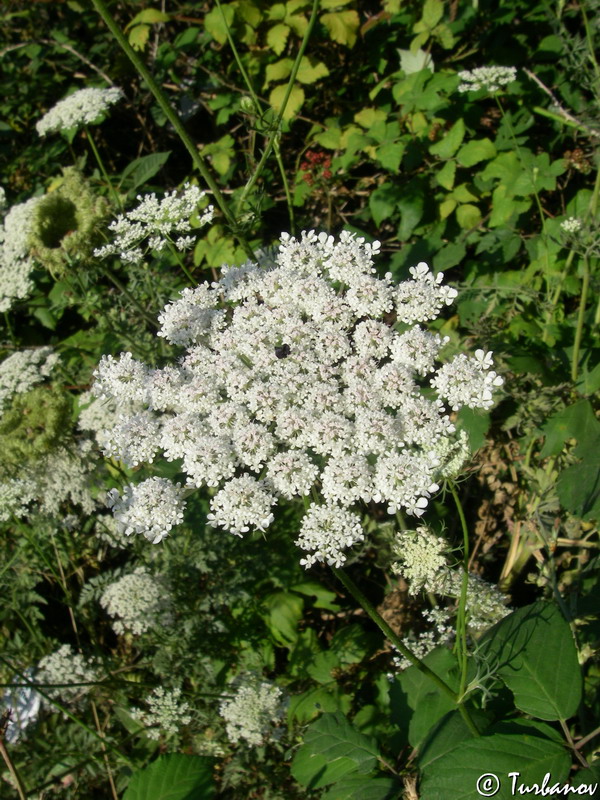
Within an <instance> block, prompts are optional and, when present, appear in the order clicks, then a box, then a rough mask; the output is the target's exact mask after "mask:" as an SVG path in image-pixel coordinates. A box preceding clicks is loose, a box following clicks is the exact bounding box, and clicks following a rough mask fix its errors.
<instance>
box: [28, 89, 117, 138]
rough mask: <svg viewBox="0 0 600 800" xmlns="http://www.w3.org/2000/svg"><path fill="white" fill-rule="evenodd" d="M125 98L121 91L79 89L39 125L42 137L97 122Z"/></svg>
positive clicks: (38, 130) (51, 111)
mask: <svg viewBox="0 0 600 800" xmlns="http://www.w3.org/2000/svg"><path fill="white" fill-rule="evenodd" d="M122 97H123V92H122V91H121V90H120V89H116V88H115V87H112V88H110V89H79V91H77V92H74V93H73V94H70V95H69V96H68V97H65V99H64V100H60V101H59V102H58V103H57V104H56V105H55V106H53V108H51V109H50V111H48V112H47V113H46V114H45V115H44V116H43V117H42V118H41V119H40V120H39V121H38V122H37V123H36V126H35V127H36V128H37V132H38V133H39V135H40V136H45V135H46V134H47V133H54V132H55V131H65V130H68V129H69V128H79V127H81V126H82V125H91V124H92V123H94V122H97V121H98V120H99V118H100V117H102V116H103V115H104V114H105V113H106V112H107V111H108V109H109V108H110V107H111V106H112V105H114V104H115V103H117V102H118V101H119V100H120V99H121V98H122Z"/></svg>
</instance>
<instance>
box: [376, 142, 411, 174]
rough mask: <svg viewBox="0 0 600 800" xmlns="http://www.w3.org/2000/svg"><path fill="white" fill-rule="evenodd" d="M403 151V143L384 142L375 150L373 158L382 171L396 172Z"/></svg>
mask: <svg viewBox="0 0 600 800" xmlns="http://www.w3.org/2000/svg"><path fill="white" fill-rule="evenodd" d="M404 150H405V146H404V142H385V143H384V144H382V145H380V146H379V147H377V148H376V149H375V158H376V160H377V161H379V163H380V164H381V166H382V167H384V169H387V170H388V171H389V172H398V171H399V169H400V163H401V161H402V156H403V155H404Z"/></svg>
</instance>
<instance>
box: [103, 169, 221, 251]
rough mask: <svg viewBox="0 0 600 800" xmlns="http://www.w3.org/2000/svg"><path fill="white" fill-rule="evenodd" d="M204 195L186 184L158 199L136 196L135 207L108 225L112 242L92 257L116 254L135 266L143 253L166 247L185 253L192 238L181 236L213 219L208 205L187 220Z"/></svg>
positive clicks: (190, 245)
mask: <svg viewBox="0 0 600 800" xmlns="http://www.w3.org/2000/svg"><path fill="white" fill-rule="evenodd" d="M205 196H206V193H205V192H203V191H201V190H200V189H199V188H198V187H197V186H192V185H190V184H189V183H186V184H185V185H184V187H183V189H182V190H181V191H178V190H176V189H175V190H173V191H172V192H168V193H167V194H166V195H165V196H164V197H163V198H162V200H159V199H158V198H157V196H156V195H155V194H154V193H152V194H148V195H146V196H145V197H142V195H138V197H137V199H138V201H139V204H138V205H137V206H136V207H135V208H133V209H132V210H131V211H128V212H127V213H125V214H119V216H118V217H117V219H116V220H114V221H113V222H111V223H110V225H109V226H108V229H109V231H111V232H112V234H113V235H114V238H113V241H112V242H109V243H108V244H105V245H104V246H102V247H98V248H96V250H95V251H94V255H95V256H97V257H98V258H107V257H108V256H111V255H118V256H119V257H120V258H121V259H122V260H123V261H125V262H128V263H133V264H138V263H140V262H141V261H142V260H143V259H144V256H145V254H146V252H148V251H154V252H157V253H160V252H161V250H164V249H165V247H167V246H168V245H169V244H172V245H174V246H175V247H176V248H177V249H178V250H189V248H190V247H193V246H194V244H195V243H196V238H195V237H194V236H187V235H185V234H188V233H189V231H191V230H193V229H195V228H201V227H203V226H204V225H208V224H209V223H210V222H211V221H212V219H213V216H214V208H213V206H208V208H206V209H205V210H204V211H203V212H201V213H200V214H199V217H198V219H197V220H196V221H195V222H194V223H193V224H192V222H191V221H190V220H191V219H192V218H193V217H194V215H195V214H196V213H197V212H198V206H199V204H200V202H201V201H202V200H203V198H204V197H205Z"/></svg>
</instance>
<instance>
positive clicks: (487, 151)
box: [456, 138, 496, 167]
mask: <svg viewBox="0 0 600 800" xmlns="http://www.w3.org/2000/svg"><path fill="white" fill-rule="evenodd" d="M495 155H496V148H495V147H494V145H493V143H492V142H491V141H490V140H489V139H487V138H485V139H475V140H474V141H472V142H467V144H464V145H463V146H462V147H461V148H460V150H459V151H458V153H457V154H456V160H457V161H458V163H459V164H461V165H462V166H463V167H472V166H474V165H475V164H478V163H479V162H480V161H488V160H489V159H490V158H494V156H495Z"/></svg>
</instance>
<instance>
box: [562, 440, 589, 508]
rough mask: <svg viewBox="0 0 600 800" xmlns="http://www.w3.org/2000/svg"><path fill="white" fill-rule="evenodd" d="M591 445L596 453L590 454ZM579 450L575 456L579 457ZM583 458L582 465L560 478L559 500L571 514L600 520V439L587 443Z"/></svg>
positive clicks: (572, 468) (565, 471)
mask: <svg viewBox="0 0 600 800" xmlns="http://www.w3.org/2000/svg"><path fill="white" fill-rule="evenodd" d="M590 445H591V446H593V447H594V449H595V452H590V450H591V448H590V447H589V446H590ZM588 448H589V449H588ZM578 450H579V448H577V449H576V450H575V455H579V453H578ZM583 456H584V457H583V460H582V461H581V463H579V464H573V465H572V466H571V467H567V469H564V470H562V471H561V473H560V475H559V476H558V481H557V484H556V489H557V493H558V499H559V501H560V504H561V506H562V507H563V508H564V509H565V511H568V512H569V513H570V514H574V515H575V516H577V517H580V519H583V520H596V519H600V437H597V438H596V439H595V440H594V441H593V442H589V443H586V448H585V449H584V451H583Z"/></svg>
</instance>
